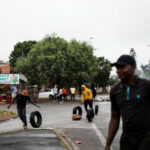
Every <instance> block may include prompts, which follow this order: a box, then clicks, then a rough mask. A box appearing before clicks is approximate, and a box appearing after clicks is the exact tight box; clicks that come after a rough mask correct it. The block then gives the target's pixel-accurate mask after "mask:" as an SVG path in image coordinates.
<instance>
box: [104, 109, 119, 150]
mask: <svg viewBox="0 0 150 150" xmlns="http://www.w3.org/2000/svg"><path fill="white" fill-rule="evenodd" d="M119 124H120V114H118V113H117V112H112V114H111V120H110V123H109V130H108V137H107V141H106V146H105V150H110V145H111V143H112V141H113V139H114V137H115V135H116V133H117V131H118V128H119Z"/></svg>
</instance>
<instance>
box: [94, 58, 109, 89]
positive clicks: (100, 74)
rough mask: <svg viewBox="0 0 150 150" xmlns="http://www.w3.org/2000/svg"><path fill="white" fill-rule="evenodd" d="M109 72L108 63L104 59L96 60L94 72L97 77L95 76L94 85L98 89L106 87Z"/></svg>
mask: <svg viewBox="0 0 150 150" xmlns="http://www.w3.org/2000/svg"><path fill="white" fill-rule="evenodd" d="M110 71H111V67H110V62H109V61H108V60H107V59H105V58H104V57H99V58H97V65H96V71H95V73H96V74H97V75H95V78H94V83H95V84H96V85H97V86H99V87H100V86H101V87H104V86H106V85H107V84H108V80H109V75H110Z"/></svg>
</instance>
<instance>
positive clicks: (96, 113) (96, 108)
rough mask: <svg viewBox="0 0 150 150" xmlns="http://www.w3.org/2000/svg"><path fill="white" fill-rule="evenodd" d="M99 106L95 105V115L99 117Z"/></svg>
mask: <svg viewBox="0 0 150 150" xmlns="http://www.w3.org/2000/svg"><path fill="white" fill-rule="evenodd" d="M98 110H99V106H98V105H95V115H98Z"/></svg>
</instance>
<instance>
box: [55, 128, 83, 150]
mask: <svg viewBox="0 0 150 150" xmlns="http://www.w3.org/2000/svg"><path fill="white" fill-rule="evenodd" d="M53 130H54V132H55V133H56V135H57V136H58V137H59V138H60V139H61V140H62V141H63V142H64V143H65V144H66V145H67V146H68V150H80V149H79V148H78V147H77V146H76V145H75V144H74V143H73V142H72V141H71V139H70V138H68V137H67V135H65V134H64V133H63V132H62V131H60V130H56V129H53Z"/></svg>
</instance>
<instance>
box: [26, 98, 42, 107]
mask: <svg viewBox="0 0 150 150" xmlns="http://www.w3.org/2000/svg"><path fill="white" fill-rule="evenodd" d="M28 100H29V101H30V102H31V104H33V105H35V106H36V107H38V108H41V107H40V106H38V105H37V104H35V103H34V102H33V101H32V100H31V98H30V97H29V98H28Z"/></svg>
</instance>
